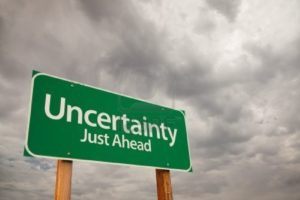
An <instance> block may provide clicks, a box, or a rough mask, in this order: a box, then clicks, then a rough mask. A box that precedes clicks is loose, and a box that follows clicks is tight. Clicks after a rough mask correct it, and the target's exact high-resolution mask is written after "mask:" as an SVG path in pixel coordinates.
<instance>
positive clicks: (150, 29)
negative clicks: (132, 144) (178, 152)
mask: <svg viewBox="0 0 300 200" xmlns="http://www.w3.org/2000/svg"><path fill="white" fill-rule="evenodd" d="M299 11H300V1H298V0H289V1H286V0H264V1H260V0H251V1H246V0H230V1H229V0H228V1H225V0H200V1H199V0H186V1H182V0H178V1H177V0H176V1H175V0H164V1H157V0H153V1H145V0H144V1H121V0H120V1H112V0H105V1H96V0H81V1H79V0H78V1H61V0H53V1H46V0H31V1H28V0H27V1H25V0H19V1H17V0H0V94H1V98H0V134H1V140H0V141H1V142H0V158H1V159H0V164H1V165H0V199H1V200H11V199H28V200H29V199H30V200H35V199H36V200H40V199H52V198H53V193H54V184H55V167H56V162H55V160H47V159H30V158H25V157H23V156H22V152H23V145H24V141H25V135H26V123H27V119H28V104H29V99H30V84H31V70H32V69H36V70H39V71H42V72H46V73H49V74H53V75H57V76H60V77H64V78H67V79H71V80H75V81H79V82H84V83H87V84H90V85H93V86H96V87H101V88H104V89H108V90H112V91H115V92H121V93H123V94H126V95H130V96H134V97H138V98H142V99H145V100H148V101H152V102H154V103H158V104H162V105H166V106H171V105H172V98H173V97H174V98H175V107H176V108H178V109H184V110H186V113H187V126H188V132H189V140H190V146H191V147H190V150H191V157H192V162H193V169H194V172H193V173H183V172H172V182H173V190H174V198H175V199H176V200H179V199H184V200H198V199H199V200H200V199H201V200H215V199H221V200H240V199H244V200H250V199H251V200H252V199H256V200H282V199H288V200H299V197H300V117H299V110H300V104H299V102H300V90H299V86H300V66H299V63H300V34H299V33H300V26H299V24H300V12H299ZM73 170H74V173H73V185H72V197H73V199H74V200H79V199H85V200H93V199H115V200H119V199H120V200H121V199H122V200H131V199H145V200H150V199H156V186H155V176H154V175H155V174H154V170H152V169H148V168H147V169H144V168H139V167H129V166H114V165H105V164H90V163H85V162H75V163H74V168H73Z"/></svg>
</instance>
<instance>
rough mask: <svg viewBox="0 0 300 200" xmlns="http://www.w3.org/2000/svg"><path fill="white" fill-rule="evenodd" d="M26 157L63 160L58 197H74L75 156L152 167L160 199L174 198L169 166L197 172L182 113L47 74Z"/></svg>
mask: <svg viewBox="0 0 300 200" xmlns="http://www.w3.org/2000/svg"><path fill="white" fill-rule="evenodd" d="M24 155H30V156H34V157H45V158H53V159H58V163H57V180H56V189H55V200H69V199H70V196H71V176H72V161H73V160H83V161H92V162H106V163H111V164H124V165H136V166H142V167H153V168H155V169H156V180H157V194H158V200H172V198H173V197H172V187H171V178H170V171H169V170H179V171H191V170H192V166H191V162H190V156H189V147H188V138H187V132H186V125H185V116H184V113H183V112H182V111H180V110H176V109H172V108H168V107H165V106H160V105H155V104H153V103H149V102H146V101H143V100H139V99H135V98H132V97H128V96H125V95H120V94H116V93H113V92H109V91H106V90H102V89H99V88H95V87H92V86H88V85H85V84H82V83H77V82H74V81H69V80H65V79H62V78H58V77H55V76H52V75H48V74H44V73H34V75H33V78H32V88H31V105H30V115H29V123H28V130H27V139H26V144H25V152H24Z"/></svg>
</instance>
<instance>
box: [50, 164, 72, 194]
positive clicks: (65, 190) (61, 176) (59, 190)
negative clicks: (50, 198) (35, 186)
mask: <svg viewBox="0 0 300 200" xmlns="http://www.w3.org/2000/svg"><path fill="white" fill-rule="evenodd" d="M72 166H73V162H72V161H69V160H58V161H57V169H56V184H55V194H54V200H70V199H71V185H72Z"/></svg>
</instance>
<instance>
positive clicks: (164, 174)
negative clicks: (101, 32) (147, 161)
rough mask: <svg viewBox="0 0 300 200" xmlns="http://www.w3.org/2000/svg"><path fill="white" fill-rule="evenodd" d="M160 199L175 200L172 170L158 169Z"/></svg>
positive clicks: (157, 186) (157, 184) (157, 178)
mask: <svg viewBox="0 0 300 200" xmlns="http://www.w3.org/2000/svg"><path fill="white" fill-rule="evenodd" d="M156 188H157V199H158V200H173V193H172V184H171V175H170V170H164V169H156Z"/></svg>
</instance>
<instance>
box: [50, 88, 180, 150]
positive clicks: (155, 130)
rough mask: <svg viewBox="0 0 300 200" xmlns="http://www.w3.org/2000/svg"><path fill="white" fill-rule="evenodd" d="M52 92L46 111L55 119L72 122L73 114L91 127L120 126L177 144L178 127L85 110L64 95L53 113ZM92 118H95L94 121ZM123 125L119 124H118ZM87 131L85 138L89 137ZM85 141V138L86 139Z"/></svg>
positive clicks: (128, 131) (139, 133) (80, 122)
mask: <svg viewBox="0 0 300 200" xmlns="http://www.w3.org/2000/svg"><path fill="white" fill-rule="evenodd" d="M51 103H52V101H51V94H46V98H45V113H46V115H47V117H49V118H50V119H53V120H61V119H63V118H65V120H66V121H67V122H72V119H73V118H74V117H73V115H76V116H77V119H76V123H77V124H83V123H84V124H86V125H88V126H90V127H97V126H98V127H99V128H100V129H104V130H113V131H118V127H121V128H122V131H124V132H125V133H127V134H133V135H139V136H144V137H149V138H153V137H154V138H156V139H161V140H165V141H167V142H169V145H170V147H172V146H173V145H174V144H175V141H176V134H177V129H174V130H172V129H171V128H169V127H167V126H165V124H164V123H160V125H157V124H154V123H149V122H147V118H146V117H145V116H143V121H142V122H141V121H139V120H137V119H129V118H127V115H126V114H123V115H122V116H118V115H109V114H108V113H106V112H99V111H96V110H86V111H83V110H82V109H81V108H80V107H79V106H73V105H67V102H66V99H65V98H64V97H61V98H60V106H59V108H60V109H59V112H58V113H57V114H52V113H51V111H50V106H51ZM91 118H93V119H95V121H92V120H91ZM119 124H120V125H121V126H118V125H119ZM86 136H87V133H85V139H86V138H87V137H86ZM84 141H85V140H84Z"/></svg>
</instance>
